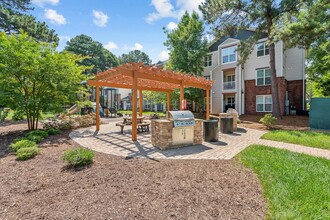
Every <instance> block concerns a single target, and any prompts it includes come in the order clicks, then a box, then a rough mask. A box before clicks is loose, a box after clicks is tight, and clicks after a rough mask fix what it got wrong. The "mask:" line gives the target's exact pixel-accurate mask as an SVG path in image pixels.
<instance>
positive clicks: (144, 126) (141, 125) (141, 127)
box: [116, 122, 150, 134]
mask: <svg viewBox="0 0 330 220" xmlns="http://www.w3.org/2000/svg"><path fill="white" fill-rule="evenodd" d="M127 125H128V126H132V125H130V124H124V123H122V122H117V123H116V126H120V133H122V134H123V133H124V127H125V126H127ZM149 127H150V123H149V122H143V123H139V124H137V130H138V132H139V133H141V132H147V131H149V130H150V129H149Z"/></svg>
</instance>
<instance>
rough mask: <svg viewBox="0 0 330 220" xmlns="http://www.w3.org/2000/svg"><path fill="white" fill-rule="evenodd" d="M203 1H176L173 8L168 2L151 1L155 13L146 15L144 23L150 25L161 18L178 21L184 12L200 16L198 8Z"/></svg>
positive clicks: (165, 0)
mask: <svg viewBox="0 0 330 220" xmlns="http://www.w3.org/2000/svg"><path fill="white" fill-rule="evenodd" d="M204 1H205V0H176V8H175V7H174V6H173V5H172V4H171V1H170V0H152V1H151V5H152V6H154V7H155V9H156V12H154V13H151V14H148V17H147V19H146V21H147V23H149V24H151V23H153V22H154V21H156V20H159V19H162V18H176V19H180V18H181V16H182V15H183V14H184V12H185V11H187V12H188V13H192V12H193V11H196V12H197V13H198V14H199V15H201V12H200V11H199V9H198V6H199V5H200V4H201V3H202V2H204Z"/></svg>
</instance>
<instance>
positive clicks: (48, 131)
mask: <svg viewBox="0 0 330 220" xmlns="http://www.w3.org/2000/svg"><path fill="white" fill-rule="evenodd" d="M46 131H47V133H48V135H56V134H60V133H61V130H60V129H56V128H49V129H47V130H46Z"/></svg>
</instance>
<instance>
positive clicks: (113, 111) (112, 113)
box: [109, 108, 117, 118]
mask: <svg viewBox="0 0 330 220" xmlns="http://www.w3.org/2000/svg"><path fill="white" fill-rule="evenodd" d="M109 112H110V117H111V118H116V117H117V110H116V109H115V108H109ZM113 115H114V117H113Z"/></svg>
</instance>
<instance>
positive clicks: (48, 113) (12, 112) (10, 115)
mask: <svg viewBox="0 0 330 220" xmlns="http://www.w3.org/2000/svg"><path fill="white" fill-rule="evenodd" d="M13 115H14V111H13V110H10V111H9V114H8V116H7V118H6V119H7V120H12V117H13ZM41 117H42V119H46V118H51V117H54V113H51V112H47V113H41ZM24 119H26V117H25V116H24Z"/></svg>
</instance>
